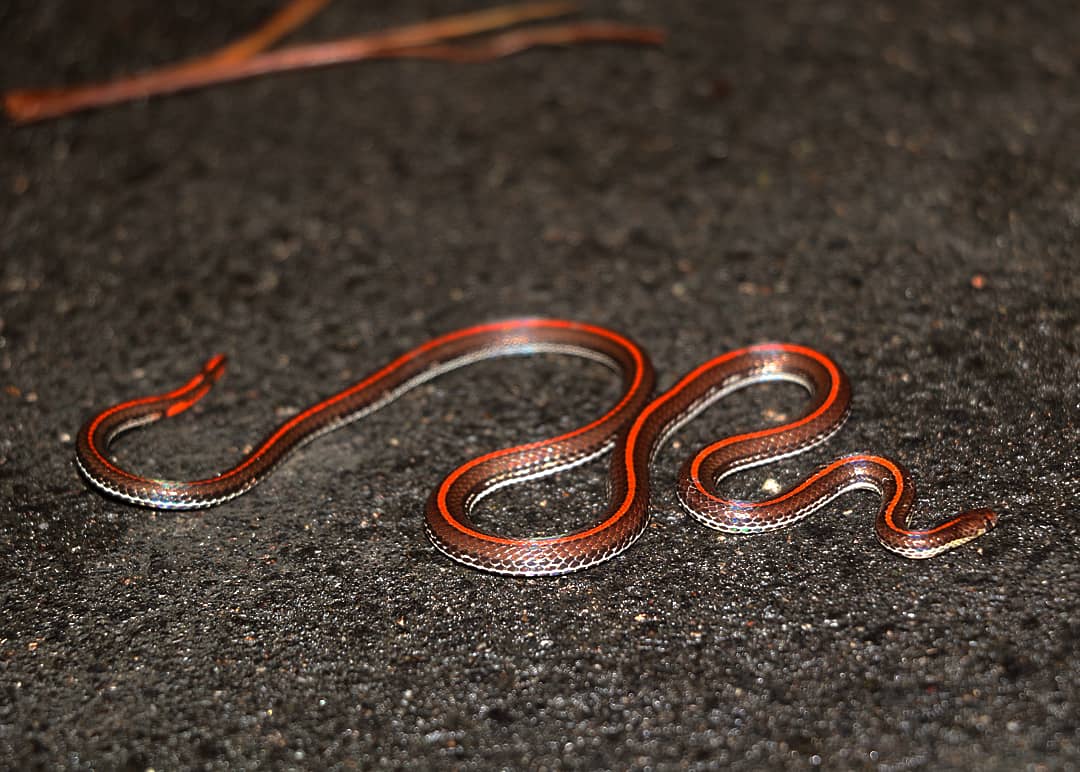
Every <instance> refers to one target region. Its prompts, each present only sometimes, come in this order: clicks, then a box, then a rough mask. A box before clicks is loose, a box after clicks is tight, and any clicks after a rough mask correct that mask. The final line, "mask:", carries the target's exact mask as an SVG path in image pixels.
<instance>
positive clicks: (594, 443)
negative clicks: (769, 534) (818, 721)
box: [76, 319, 996, 576]
mask: <svg viewBox="0 0 1080 772" xmlns="http://www.w3.org/2000/svg"><path fill="white" fill-rule="evenodd" d="M540 352H557V353H567V354H574V355H577V356H582V357H587V358H589V359H594V360H598V361H600V362H603V363H604V364H606V365H608V366H610V367H611V368H613V369H615V370H616V371H618V372H619V373H621V374H622V378H623V384H624V388H623V393H622V395H621V397H620V398H619V400H618V402H617V403H616V404H615V405H614V407H612V408H611V409H610V410H608V411H607V412H606V413H605V414H604V415H603V416H601V417H600V418H598V419H596V420H595V421H592V422H591V423H588V424H586V425H584V426H581V427H580V428H578V429H575V430H574V431H571V432H568V433H566V434H563V435H561V436H558V437H554V438H552V439H547V440H542V441H539V442H532V443H529V444H527V445H520V446H516V447H512V448H507V449H504V450H498V451H495V452H492V453H488V454H486V455H483V456H480V457H478V458H474V459H473V460H471V461H469V462H467V463H465V464H463V465H462V466H460V467H458V468H457V469H455V470H454V471H453V472H451V473H450V475H449V476H448V477H447V478H446V479H445V480H443V482H442V484H440V485H439V487H438V488H437V489H436V490H435V491H434V493H432V495H431V498H430V500H429V501H428V505H427V513H426V514H427V517H426V519H427V532H428V535H429V536H430V537H431V540H432V542H433V543H434V544H435V546H436V547H437V548H438V549H439V550H440V551H442V552H443V553H445V554H446V555H448V556H450V557H451V558H453V559H454V560H457V561H459V562H461V563H464V564H466V565H469V566H472V567H474V568H479V569H483V570H485V571H492V572H496V573H500V574H515V575H521V576H537V575H545V574H562V573H566V572H569V571H576V570H579V569H583V568H588V567H590V566H594V565H596V564H598V563H601V562H603V561H605V560H608V559H610V558H612V557H614V556H615V555H618V554H619V553H621V552H623V551H624V550H625V549H626V548H627V547H629V546H630V545H631V544H633V542H634V541H635V540H636V539H637V538H638V537H639V536H641V534H642V532H643V531H644V530H645V527H646V524H647V522H648V507H649V466H650V464H651V461H652V458H653V456H654V455H655V454H656V452H657V451H658V450H659V448H661V447H662V446H663V444H664V441H665V440H666V439H667V438H668V437H669V436H670V435H671V434H672V433H673V432H675V431H676V430H677V429H678V428H679V427H680V426H682V425H683V424H685V423H686V422H687V421H689V420H690V419H692V418H693V417H694V416H696V415H697V414H698V413H700V412H701V411H702V410H704V409H705V408H706V407H708V406H709V405H710V404H712V403H713V402H715V401H716V400H718V399H720V398H722V397H723V396H725V395H726V394H730V393H731V392H733V391H736V390H737V389H742V388H744V387H746V386H749V385H750V384H753V383H760V382H763V381H791V382H794V383H797V384H799V385H801V386H802V387H804V388H805V389H806V391H807V392H809V394H810V401H809V404H808V405H807V407H806V409H805V411H804V413H803V414H802V415H801V416H800V417H799V418H797V419H795V420H793V421H790V422H788V423H786V424H783V425H782V426H774V427H771V428H768V429H761V430H759V431H753V432H748V433H745V434H739V435H736V436H732V437H728V438H726V439H723V440H721V441H719V442H716V443H714V444H712V445H710V446H708V447H706V448H705V449H704V450H702V451H701V452H700V453H698V454H697V455H696V456H695V457H694V458H692V459H691V460H689V461H688V462H687V463H686V464H685V465H684V466H683V470H682V473H681V474H680V476H679V482H678V493H679V500H680V501H681V503H682V505H683V506H684V507H685V508H686V510H687V511H688V512H689V513H690V514H691V515H692V516H693V517H695V518H697V519H698V520H700V521H701V522H702V523H704V524H706V525H708V526H709V527H711V528H716V529H719V530H722V531H727V532H731V533H742V534H747V533H761V532H764V531H771V530H775V529H777V528H783V527H785V526H789V525H791V524H792V523H795V522H796V521H798V520H801V519H802V518H804V517H806V516H807V515H809V514H810V513H811V512H814V511H815V510H817V509H820V508H821V507H823V506H825V505H826V504H827V503H828V502H830V501H832V500H833V499H835V498H836V497H838V496H840V495H842V494H843V493H845V492H846V491H850V490H854V489H857V488H865V489H870V490H873V491H876V492H877V493H878V494H879V495H880V496H881V499H882V505H881V509H880V511H879V512H878V516H877V522H876V531H877V536H878V539H879V540H880V541H881V543H882V544H883V545H884V546H885V547H886V548H888V549H890V550H892V551H893V552H896V553H898V554H900V555H903V556H904V557H908V558H927V557H931V556H933V555H936V554H938V553H941V552H944V551H945V550H949V549H952V548H953V547H957V546H959V545H960V544H963V543H964V542H967V541H970V540H971V539H974V538H976V537H978V536H981V535H982V534H984V533H986V531H988V530H990V529H991V528H992V527H993V526H994V524H995V522H996V516H995V514H994V513H993V512H992V511H990V510H987V509H975V510H970V511H967V512H964V513H962V514H960V515H958V516H956V517H955V518H953V519H951V520H949V521H948V522H945V523H942V524H941V525H938V526H936V527H933V528H930V529H928V530H909V529H908V527H907V526H908V517H909V514H910V511H911V506H912V502H913V499H914V489H913V485H912V482H911V479H910V477H909V475H908V474H907V472H905V471H904V469H903V468H902V467H901V466H900V465H899V464H897V463H895V462H893V461H890V460H889V459H887V458H882V457H880V456H873V455H855V456H848V457H846V458H841V459H839V460H837V461H834V462H833V463H831V464H829V465H828V466H826V467H824V468H823V469H821V470H819V471H817V472H815V473H814V474H813V475H811V476H810V477H809V478H807V479H806V480H805V481H803V482H800V483H798V484H797V485H795V486H794V487H792V488H790V489H789V490H787V491H785V492H784V493H781V494H779V495H778V496H775V497H774V498H771V499H768V500H766V501H757V502H750V501H739V500H733V499H727V498H724V497H723V496H721V495H720V494H719V493H718V491H717V486H718V485H719V483H720V482H721V481H722V480H723V479H724V478H725V477H727V476H729V475H732V474H734V473H735V472H738V471H740V470H743V469H747V468H748V467H752V466H759V465H762V464H766V463H769V462H770V461H774V460H777V459H780V458H784V457H788V456H793V455H795V454H798V453H801V452H803V451H805V450H807V449H809V448H811V447H813V446H815V445H817V444H819V443H821V442H824V441H825V440H826V439H828V438H829V437H830V436H832V435H833V434H834V433H835V432H836V431H837V430H839V428H840V427H841V425H842V424H843V423H844V420H845V419H846V417H847V414H848V408H849V404H850V399H851V389H850V385H849V383H848V380H847V377H846V376H845V375H844V373H843V372H842V371H841V370H840V368H839V367H838V366H837V365H836V364H835V363H834V362H833V361H832V360H831V359H829V358H828V357H826V356H825V355H823V354H820V353H818V352H817V351H814V350H812V349H809V348H806V347H804V346H797V345H792V344H787V343H767V344H762V345H757V346H750V347H747V348H741V349H738V350H735V351H732V352H730V353H727V354H724V355H722V356H719V357H716V358H715V359H712V360H710V361H708V362H706V363H705V364H703V365H701V366H699V367H697V368H696V369H694V370H693V371H691V372H690V373H688V374H687V375H685V376H684V377H683V378H682V379H681V380H679V382H678V383H676V384H675V385H674V386H672V387H671V388H670V389H668V390H667V391H665V392H664V393H663V394H661V395H659V396H658V397H656V398H651V394H652V390H653V385H654V373H653V368H652V365H651V364H650V362H649V360H648V358H647V357H646V355H645V353H644V352H643V351H642V350H641V348H640V347H639V346H637V345H636V344H635V343H633V342H632V341H630V340H629V339H627V338H625V337H623V336H622V335H619V334H617V333H615V332H612V331H610V330H607V329H604V328H602V327H597V326H593V325H588V324H580V323H576V322H568V321H561V320H555V319H519V320H511V321H505V322H497V323H493V324H483V325H479V326H475V327H469V328H466V329H463V330H459V331H457V332H452V333H449V334H446V335H443V336H441V337H438V338H435V339H433V340H431V341H429V342H427V343H425V344H423V345H421V346H419V347H417V348H415V349H413V350H412V351H410V352H408V353H406V354H404V355H402V356H400V357H398V358H397V359H395V360H394V361H393V362H391V363H390V364H388V365H386V366H385V367H383V368H382V369H381V370H378V371H377V372H375V373H374V374H372V375H370V376H368V377H367V378H365V379H364V380H362V381H360V382H359V383H357V384H355V385H353V386H351V387H349V388H347V389H345V390H344V391H342V392H340V393H338V394H335V395H334V396H332V397H329V398H328V399H325V400H323V401H322V402H319V403H317V404H315V405H312V406H311V407H309V408H307V409H306V410H304V411H302V412H301V413H299V414H298V415H296V416H294V417H293V418H291V419H289V420H288V421H286V422H285V423H283V424H282V425H281V426H280V427H278V428H277V429H275V430H274V431H273V432H272V433H271V434H270V436H268V437H267V438H266V439H265V440H263V441H262V442H261V443H260V444H259V445H258V446H257V447H256V448H255V449H254V450H252V451H251V452H250V453H248V455H247V456H246V457H245V458H244V459H243V460H242V461H241V462H240V463H239V464H237V465H236V466H235V467H233V468H232V469H229V470H228V471H225V472H222V473H221V474H219V475H216V476H214V477H209V478H206V479H204V480H197V481H193V482H179V481H169V480H156V479H150V478H147V477H143V476H141V475H138V474H134V473H132V472H128V471H126V470H124V469H122V468H121V467H119V466H118V465H117V464H116V463H115V462H114V461H111V460H110V459H109V457H108V455H107V449H108V447H109V444H110V442H112V440H113V439H114V438H115V437H116V436H117V435H119V434H120V433H122V432H124V431H126V430H128V429H131V428H134V427H136V426H141V425H143V424H148V423H152V422H154V421H157V420H160V419H162V418H171V417H172V416H175V415H177V414H179V413H181V412H183V411H184V410H187V409H188V408H189V407H191V406H192V405H193V404H195V402H197V401H198V400H199V399H201V398H202V397H203V396H204V395H205V394H206V393H207V392H208V391H209V390H210V389H211V387H212V386H213V384H214V382H215V381H217V379H218V378H219V377H220V376H221V374H222V372H223V371H224V369H225V360H224V358H223V357H221V356H215V357H213V358H212V359H210V360H209V361H208V362H207V363H206V365H205V366H204V367H203V369H202V371H201V372H200V373H199V374H198V375H196V376H195V377H194V378H193V379H192V380H191V381H189V382H188V383H187V384H186V385H184V386H182V387H180V388H179V389H176V390H175V391H171V392H168V393H166V394H161V395H157V396H150V397H143V398H140V399H134V400H131V401H128V402H122V403H120V404H118V405H115V406H114V407H110V408H108V409H107V410H104V411H102V412H101V413H99V414H98V415H97V416H95V417H94V418H92V419H91V420H90V421H88V422H87V423H86V425H85V426H83V428H82V429H81V430H80V432H79V435H78V439H77V442H76V460H77V462H78V465H79V468H80V470H81V471H82V473H83V474H84V475H85V476H86V478H87V479H88V480H89V481H90V482H91V483H93V485H95V486H96V487H97V488H99V489H101V490H102V491H104V492H105V493H107V494H110V495H112V496H116V497H118V498H120V499H123V500H124V501H128V502H131V503H133V504H140V505H143V506H147V507H154V508H158V509H196V508H200V507H209V506H214V505H216V504H221V503H222V502H225V501H228V500H229V499H232V498H234V497H236V496H239V495H240V494H242V493H244V492H245V491H247V490H249V489H250V488H252V487H253V486H254V485H255V484H256V483H258V482H259V481H261V480H262V479H263V478H265V477H266V476H267V475H268V474H269V473H270V472H271V470H273V468H274V467H275V466H276V465H277V464H278V463H280V462H281V461H282V460H283V459H284V458H285V457H286V456H288V455H289V454H290V453H291V452H292V451H294V450H296V449H297V448H299V447H300V446H302V445H304V444H306V443H307V442H310V441H311V440H313V439H314V438H316V437H318V436H320V435H322V434H325V433H326V432H329V431H332V430H333V429H336V428H338V427H340V426H343V425H344V424H346V423H349V422H351V421H355V420H357V419H359V418H362V417H363V416H365V415H367V414H368V413H371V412H372V411H374V410H377V409H378V408H380V407H382V406H383V405H385V404H387V403H388V402H390V401H392V400H394V399H396V398H397V397H399V396H401V395H402V394H404V393H405V392H407V391H409V390H410V389H412V388H414V387H415V386H417V385H418V384H420V383H423V382H425V381H427V380H429V379H431V378H434V377H435V376H437V375H439V374H441V373H444V372H447V371H449V370H453V369H456V368H458V367H462V366H464V365H467V364H470V363H473V362H477V361H479V360H483V359H489V358H492V357H500V356H509V355H523V354H535V353H540ZM611 450H613V456H612V461H611V471H610V475H609V482H610V503H609V505H608V509H607V511H606V512H605V513H604V514H603V517H602V518H601V519H599V520H598V522H597V523H596V524H595V525H592V526H589V527H588V528H584V529H582V530H580V531H577V532H574V533H568V534H565V535H562V536H554V537H545V538H509V537H504V536H499V535H497V534H492V533H487V532H485V531H483V530H481V529H480V528H479V527H477V526H476V525H475V524H474V523H473V522H472V520H471V519H470V512H471V511H472V509H473V507H474V506H475V505H476V503H477V502H478V501H479V500H480V499H481V498H483V497H484V496H487V495H488V494H490V493H492V492H493V491H495V490H498V489H499V488H502V487H504V486H507V485H513V484H515V483H519V482H522V481H524V480H529V479H535V478H538V477H543V476H547V475H550V474H554V473H556V472H559V471H561V470H564V469H569V468H571V467H574V466H577V465H579V464H582V463H584V462H586V461H588V460H590V459H593V458H595V457H597V456H599V455H601V454H603V453H606V452H608V451H611Z"/></svg>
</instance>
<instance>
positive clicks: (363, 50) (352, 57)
mask: <svg viewBox="0 0 1080 772" xmlns="http://www.w3.org/2000/svg"><path fill="white" fill-rule="evenodd" d="M319 7H321V6H320V4H319V2H318V0H315V2H311V1H310V0H308V1H306V2H305V1H304V0H297V1H296V2H293V3H290V4H289V6H288V7H287V8H285V9H283V10H282V11H280V12H279V13H278V14H276V15H275V16H274V17H273V18H272V19H271V20H269V21H268V22H267V23H265V24H264V25H262V27H260V28H259V29H258V30H256V31H255V32H254V33H252V34H251V35H248V36H247V37H246V38H244V39H242V40H240V41H237V43H236V44H234V45H231V46H226V47H225V48H224V49H221V50H219V51H217V52H215V53H212V54H208V55H206V56H203V57H199V58H196V59H193V60H188V61H186V62H181V63H179V64H176V65H170V66H166V67H162V68H159V69H156V70H150V71H147V72H144V73H140V74H136V75H132V76H128V77H122V78H118V79H116V80H111V81H107V82H104V83H95V84H87V85H83V86H72V87H66V88H52V89H22V90H14V91H9V92H7V93H6V94H5V95H4V109H5V110H6V111H7V113H8V116H9V117H10V118H11V119H12V120H13V121H14V122H15V123H17V124H25V123H31V122H33V121H39V120H44V119H46V118H55V117H58V116H61V115H65V114H68V113H72V112H76V111H79V110H87V109H91V108H95V107H103V106H105V105H110V104H116V103H118V102H126V101H130V100H133V99H142V98H146V97H150V96H155V95H159V94H168V93H175V92H177V91H184V90H189V89H193V88H199V87H202V86H208V85H212V84H215V83H224V82H228V81H235V80H241V79H245V78H252V77H256V76H259V75H265V74H268V73H272V72H281V71H283V70H292V69H306V68H311V67H324V66H327V65H331V64H338V63H342V62H353V61H359V60H362V59H372V58H377V57H388V56H391V55H392V52H393V51H394V50H396V49H413V50H414V51H419V50H420V49H422V48H424V47H427V46H429V45H432V44H435V43H438V42H440V41H444V40H451V39H454V38H459V37H465V36H469V35H475V34H478V33H481V32H488V31H491V30H494V29H499V28H501V27H506V26H509V25H512V24H520V23H522V22H527V21H535V20H538V19H550V18H554V17H556V16H564V15H566V14H569V13H572V12H574V11H575V10H576V6H575V5H574V4H572V3H568V2H534V3H522V4H519V5H511V6H503V7H498V8H492V9H489V10H486V11H477V12H474V13H465V14H460V15H456V16H447V17H444V18H442V19H436V20H434V21H428V22H421V23H419V24H410V25H406V26H403V27H398V28H394V29H390V30H385V31H383V32H377V33H374V34H370V35H361V36H356V37H350V38H344V39H341V40H335V41H329V42H325V43H312V44H308V45H298V46H291V47H288V48H283V49H279V50H277V51H271V52H268V53H253V52H254V51H258V50H261V47H263V46H265V45H269V44H270V43H272V42H274V41H275V40H277V39H279V38H280V37H281V36H282V35H284V34H285V33H287V32H288V31H289V30H291V29H293V28H295V27H296V26H297V24H299V23H301V22H302V21H304V20H306V19H307V18H310V16H311V15H312V14H313V13H315V12H316V11H317V10H318V9H319ZM614 26H617V25H614ZM630 37H632V36H630ZM590 39H591V40H594V41H596V40H600V39H601V37H599V36H592V37H590ZM612 39H613V40H616V41H621V42H630V41H629V39H628V38H627V36H625V35H622V34H615V35H614V36H613V38H612ZM565 42H582V41H570V40H569V39H567V40H566V41H565ZM639 42H640V41H639ZM552 44H555V43H543V42H538V43H536V44H535V45H552ZM445 53H446V54H447V57H443V56H440V55H439V54H438V53H437V52H435V51H431V52H428V53H427V54H426V55H424V54H417V53H414V54H413V55H415V56H425V58H435V59H437V58H450V59H451V60H460V61H467V60H469V55H467V54H466V55H464V56H461V55H459V54H458V52H457V51H456V49H453V47H451V50H450V51H447V52H445ZM486 58H491V57H490V55H489V56H488V57H486Z"/></svg>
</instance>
